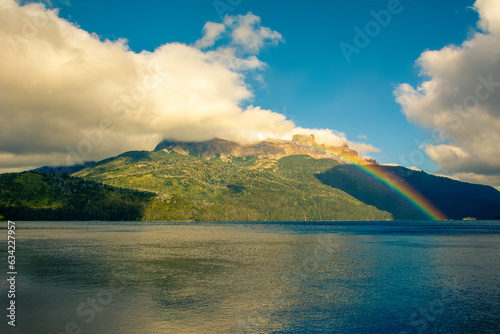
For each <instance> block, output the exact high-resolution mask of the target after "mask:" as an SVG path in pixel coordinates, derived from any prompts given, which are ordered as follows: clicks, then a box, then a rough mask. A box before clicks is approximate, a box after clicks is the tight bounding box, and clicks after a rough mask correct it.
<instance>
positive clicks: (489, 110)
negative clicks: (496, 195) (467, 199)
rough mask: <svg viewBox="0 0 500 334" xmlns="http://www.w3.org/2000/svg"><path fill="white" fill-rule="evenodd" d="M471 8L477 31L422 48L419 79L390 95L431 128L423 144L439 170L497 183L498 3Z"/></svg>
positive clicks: (482, 0)
mask: <svg viewBox="0 0 500 334" xmlns="http://www.w3.org/2000/svg"><path fill="white" fill-rule="evenodd" d="M474 8H475V9H476V10H477V12H478V13H479V16H480V20H479V22H478V28H479V29H480V30H478V31H476V32H475V33H474V35H473V36H472V37H471V38H470V39H469V40H466V41H464V42H463V43H462V44H461V45H459V46H457V45H449V46H446V47H444V48H442V49H441V50H435V51H431V50H429V51H425V52H423V53H422V54H421V56H420V58H419V59H418V61H417V64H418V65H419V66H420V68H421V74H420V75H421V76H422V77H423V78H425V79H424V81H423V82H422V83H421V84H420V85H419V86H418V87H416V88H414V87H412V86H410V85H408V84H402V85H400V86H399V87H398V88H397V89H396V91H395V95H396V101H397V102H398V103H399V104H401V106H402V111H403V113H404V114H405V115H406V117H407V118H408V120H409V121H411V122H414V123H416V124H419V125H423V126H424V127H427V128H430V129H433V130H434V132H433V135H432V136H431V137H432V138H430V140H428V141H427V142H426V143H425V144H424V145H423V146H424V149H425V152H426V153H427V154H428V155H429V157H431V158H432V159H433V160H434V161H435V162H436V163H437V164H438V165H439V166H440V167H441V168H442V169H443V171H446V172H449V173H452V174H454V175H455V176H459V177H461V178H462V179H463V180H467V181H476V182H481V183H483V182H484V183H488V184H491V185H494V186H500V182H499V176H500V3H499V2H498V1H497V0H478V1H476V3H475V4H474Z"/></svg>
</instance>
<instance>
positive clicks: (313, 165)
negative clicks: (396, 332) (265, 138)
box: [73, 140, 392, 221]
mask: <svg viewBox="0 0 500 334" xmlns="http://www.w3.org/2000/svg"><path fill="white" fill-rule="evenodd" d="M283 145H286V144H284V143H282V142H277V146H276V147H272V145H270V144H269V142H267V143H263V144H262V145H260V146H255V147H253V148H246V147H244V148H243V149H259V150H261V151H259V152H260V153H259V152H256V151H255V152H253V154H262V155H263V154H266V155H267V156H269V155H268V154H271V155H277V156H278V158H275V159H273V158H264V157H262V158H259V156H257V155H247V156H242V155H243V154H238V151H239V150H242V147H241V146H240V145H237V144H234V143H231V142H226V141H223V140H212V141H207V142H201V143H182V142H164V143H162V144H161V146H159V147H157V149H156V150H155V151H153V152H147V151H134V152H126V153H124V154H121V155H119V156H117V157H115V158H111V159H106V160H104V161H101V162H98V163H97V164H95V165H93V166H92V167H89V168H86V169H83V170H81V171H79V172H77V173H75V174H73V175H74V176H78V177H81V178H84V179H91V180H94V181H97V182H102V183H105V184H108V185H112V186H115V187H121V188H130V189H136V190H141V191H150V192H154V193H155V194H157V196H156V198H154V199H152V200H151V204H150V207H149V209H148V210H147V211H146V212H145V215H144V219H146V220H174V221H175V220H179V221H193V220H194V221H297V220H298V221H305V220H387V219H392V216H391V214H390V213H388V212H383V211H380V210H378V209H376V208H375V207H373V206H369V205H366V204H364V203H362V202H360V201H358V200H357V199H355V198H354V197H352V196H350V195H349V194H347V193H345V192H343V191H341V190H339V189H335V188H332V187H330V186H327V185H324V184H322V183H321V182H320V181H319V180H318V179H317V178H316V177H314V175H315V173H320V172H325V171H327V170H329V169H331V168H332V167H334V166H336V165H338V164H339V162H338V161H337V160H336V159H331V158H319V159H315V158H313V157H311V156H309V155H304V154H302V155H287V156H282V157H279V156H281V155H282V154H283V153H282V151H281V150H282V149H284V148H283ZM230 154H231V155H230ZM232 154H237V155H240V156H233V155H232ZM204 156H205V157H204ZM322 156H326V155H325V154H322Z"/></svg>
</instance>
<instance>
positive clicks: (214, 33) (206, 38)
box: [195, 22, 226, 49]
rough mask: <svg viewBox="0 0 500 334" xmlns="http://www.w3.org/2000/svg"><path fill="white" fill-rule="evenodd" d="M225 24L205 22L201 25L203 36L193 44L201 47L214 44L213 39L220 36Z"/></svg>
mask: <svg viewBox="0 0 500 334" xmlns="http://www.w3.org/2000/svg"><path fill="white" fill-rule="evenodd" d="M224 30H226V26H225V25H223V24H221V23H215V22H207V23H205V26H204V27H203V34H204V35H203V37H202V38H201V39H199V40H198V41H196V44H195V46H196V47H197V48H200V49H203V48H207V47H211V46H213V45H214V43H215V41H216V40H217V39H219V38H220V37H222V33H223V32H224Z"/></svg>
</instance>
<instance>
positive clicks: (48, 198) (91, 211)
mask: <svg viewBox="0 0 500 334" xmlns="http://www.w3.org/2000/svg"><path fill="white" fill-rule="evenodd" d="M152 196H153V195H152V194H148V193H144V192H139V191H135V190H128V189H120V188H113V187H110V186H107V185H104V184H101V183H98V182H94V181H88V180H84V179H81V178H75V177H70V176H68V175H67V174H58V175H57V174H44V173H37V172H26V173H19V174H1V175H0V214H1V215H3V216H4V217H6V218H8V219H10V220H138V219H141V218H142V216H143V213H144V211H145V208H146V206H147V205H148V203H149V199H150V198H151V197H152Z"/></svg>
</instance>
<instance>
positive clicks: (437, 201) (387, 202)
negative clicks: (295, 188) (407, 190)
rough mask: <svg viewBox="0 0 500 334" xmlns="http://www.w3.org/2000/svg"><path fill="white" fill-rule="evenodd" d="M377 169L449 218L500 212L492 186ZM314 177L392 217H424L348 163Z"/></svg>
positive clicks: (481, 216) (491, 216) (405, 170)
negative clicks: (402, 184) (427, 201)
mask: <svg viewBox="0 0 500 334" xmlns="http://www.w3.org/2000/svg"><path fill="white" fill-rule="evenodd" d="M378 168H379V169H380V170H382V171H383V172H384V173H385V174H386V175H390V176H391V177H392V178H398V179H400V180H403V181H404V182H405V183H406V184H408V185H410V187H411V188H413V189H415V190H417V191H418V192H419V193H421V194H422V195H423V196H424V197H425V198H427V199H428V200H429V201H430V202H431V203H433V204H434V205H435V206H436V207H437V208H438V209H439V210H440V211H441V212H443V213H444V214H445V216H446V217H448V218H449V219H463V218H466V217H474V218H477V219H494V218H495V216H496V215H497V214H498V213H499V212H500V192H499V191H498V190H496V189H495V188H493V187H490V186H485V185H480V184H471V183H466V182H460V181H456V180H452V179H450V178H447V177H439V176H434V175H429V174H427V173H425V172H423V171H414V170H410V169H408V168H404V167H392V166H379V167H378ZM316 177H317V178H318V179H319V180H320V181H321V182H322V183H324V184H327V185H329V186H331V187H334V188H337V189H341V190H343V191H345V192H346V193H348V194H350V195H352V196H353V197H355V198H357V199H359V200H361V201H362V202H364V203H366V204H369V205H373V206H375V207H377V208H378V209H380V210H384V211H388V212H391V213H392V215H393V216H394V218H395V219H401V220H405V219H425V216H423V214H422V213H421V212H419V211H418V210H416V209H415V207H413V206H412V205H410V204H409V203H408V202H407V201H406V200H404V199H403V198H401V196H400V195H398V194H397V193H396V192H395V191H394V190H392V189H389V188H388V187H386V186H384V185H382V184H381V183H379V182H378V181H376V180H375V179H373V178H372V177H371V176H369V175H367V174H366V173H364V172H362V171H360V170H359V169H356V168H353V167H351V166H349V165H339V166H335V167H333V168H332V169H330V170H328V171H326V172H324V173H319V174H317V175H316Z"/></svg>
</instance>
